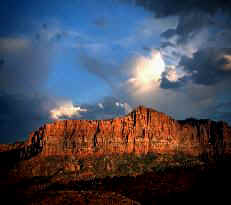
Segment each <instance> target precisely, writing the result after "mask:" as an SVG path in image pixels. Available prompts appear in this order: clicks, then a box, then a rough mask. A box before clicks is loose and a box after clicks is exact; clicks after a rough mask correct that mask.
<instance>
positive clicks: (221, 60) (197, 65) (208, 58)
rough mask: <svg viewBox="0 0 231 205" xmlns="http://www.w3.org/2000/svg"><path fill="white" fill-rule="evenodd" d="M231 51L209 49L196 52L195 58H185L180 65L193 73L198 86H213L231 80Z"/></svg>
mask: <svg viewBox="0 0 231 205" xmlns="http://www.w3.org/2000/svg"><path fill="white" fill-rule="evenodd" d="M230 54H231V49H217V48H208V49H203V50H200V51H198V52H196V53H195V54H194V55H193V58H187V57H184V58H183V59H182V60H181V62H180V65H181V66H183V67H184V70H185V71H186V72H189V73H192V77H191V78H192V80H193V81H194V82H195V83H197V84H204V85H212V84H216V83H218V82H220V81H223V80H225V79H227V78H229V79H230V78H231V70H230V69H229V68H230V61H229V55H230Z"/></svg>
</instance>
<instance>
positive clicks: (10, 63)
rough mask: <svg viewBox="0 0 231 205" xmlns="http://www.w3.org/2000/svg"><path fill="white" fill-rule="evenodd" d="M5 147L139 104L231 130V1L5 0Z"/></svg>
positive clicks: (1, 129)
mask: <svg viewBox="0 0 231 205" xmlns="http://www.w3.org/2000/svg"><path fill="white" fill-rule="evenodd" d="M0 13H1V16H0V24H1V25H2V26H1V28H0V143H13V142H15V141H20V140H25V139H26V138H27V136H28V134H29V133H30V132H31V131H33V130H35V129H37V128H39V127H40V126H42V125H43V124H44V123H47V122H52V121H54V120H62V119H111V118H114V117H116V116H121V115H125V114H127V113H129V112H130V111H131V110H132V109H134V108H135V107H137V106H138V105H140V104H142V105H144V106H147V107H152V108H154V109H156V110H158V111H160V112H164V113H166V114H168V115H170V116H172V117H173V118H175V119H186V118H189V117H193V118H210V119H213V120H223V121H226V122H228V123H229V124H231V95H230V90H231V3H230V1H227V0H210V1H207V0H205V1H199V0H184V1H183V0H161V1H159V0H84V1H83V0H65V1H64V0H63V1H62V0H49V1H45V0H40V1H29V0H21V1H18V0H4V1H3V2H1V5H0Z"/></svg>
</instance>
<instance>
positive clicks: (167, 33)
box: [161, 29, 176, 38]
mask: <svg viewBox="0 0 231 205" xmlns="http://www.w3.org/2000/svg"><path fill="white" fill-rule="evenodd" d="M174 35H176V30H175V29H168V30H167V31H165V32H163V33H162V34H161V37H164V38H171V37H172V36H174Z"/></svg>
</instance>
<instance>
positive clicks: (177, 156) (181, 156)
mask: <svg viewBox="0 0 231 205" xmlns="http://www.w3.org/2000/svg"><path fill="white" fill-rule="evenodd" d="M173 159H174V160H175V161H178V162H182V161H185V160H188V159H190V157H189V156H188V155H186V154H185V153H183V152H181V151H177V152H175V154H174V155H173Z"/></svg>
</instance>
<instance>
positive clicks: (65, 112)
mask: <svg viewBox="0 0 231 205" xmlns="http://www.w3.org/2000/svg"><path fill="white" fill-rule="evenodd" d="M82 112H87V109H83V108H80V107H79V106H74V105H73V104H72V102H63V103H61V105H59V106H58V107H56V108H53V109H52V110H51V111H50V117H51V119H53V120H58V119H64V118H70V119H73V118H81V117H82V116H81V113H82Z"/></svg>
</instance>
